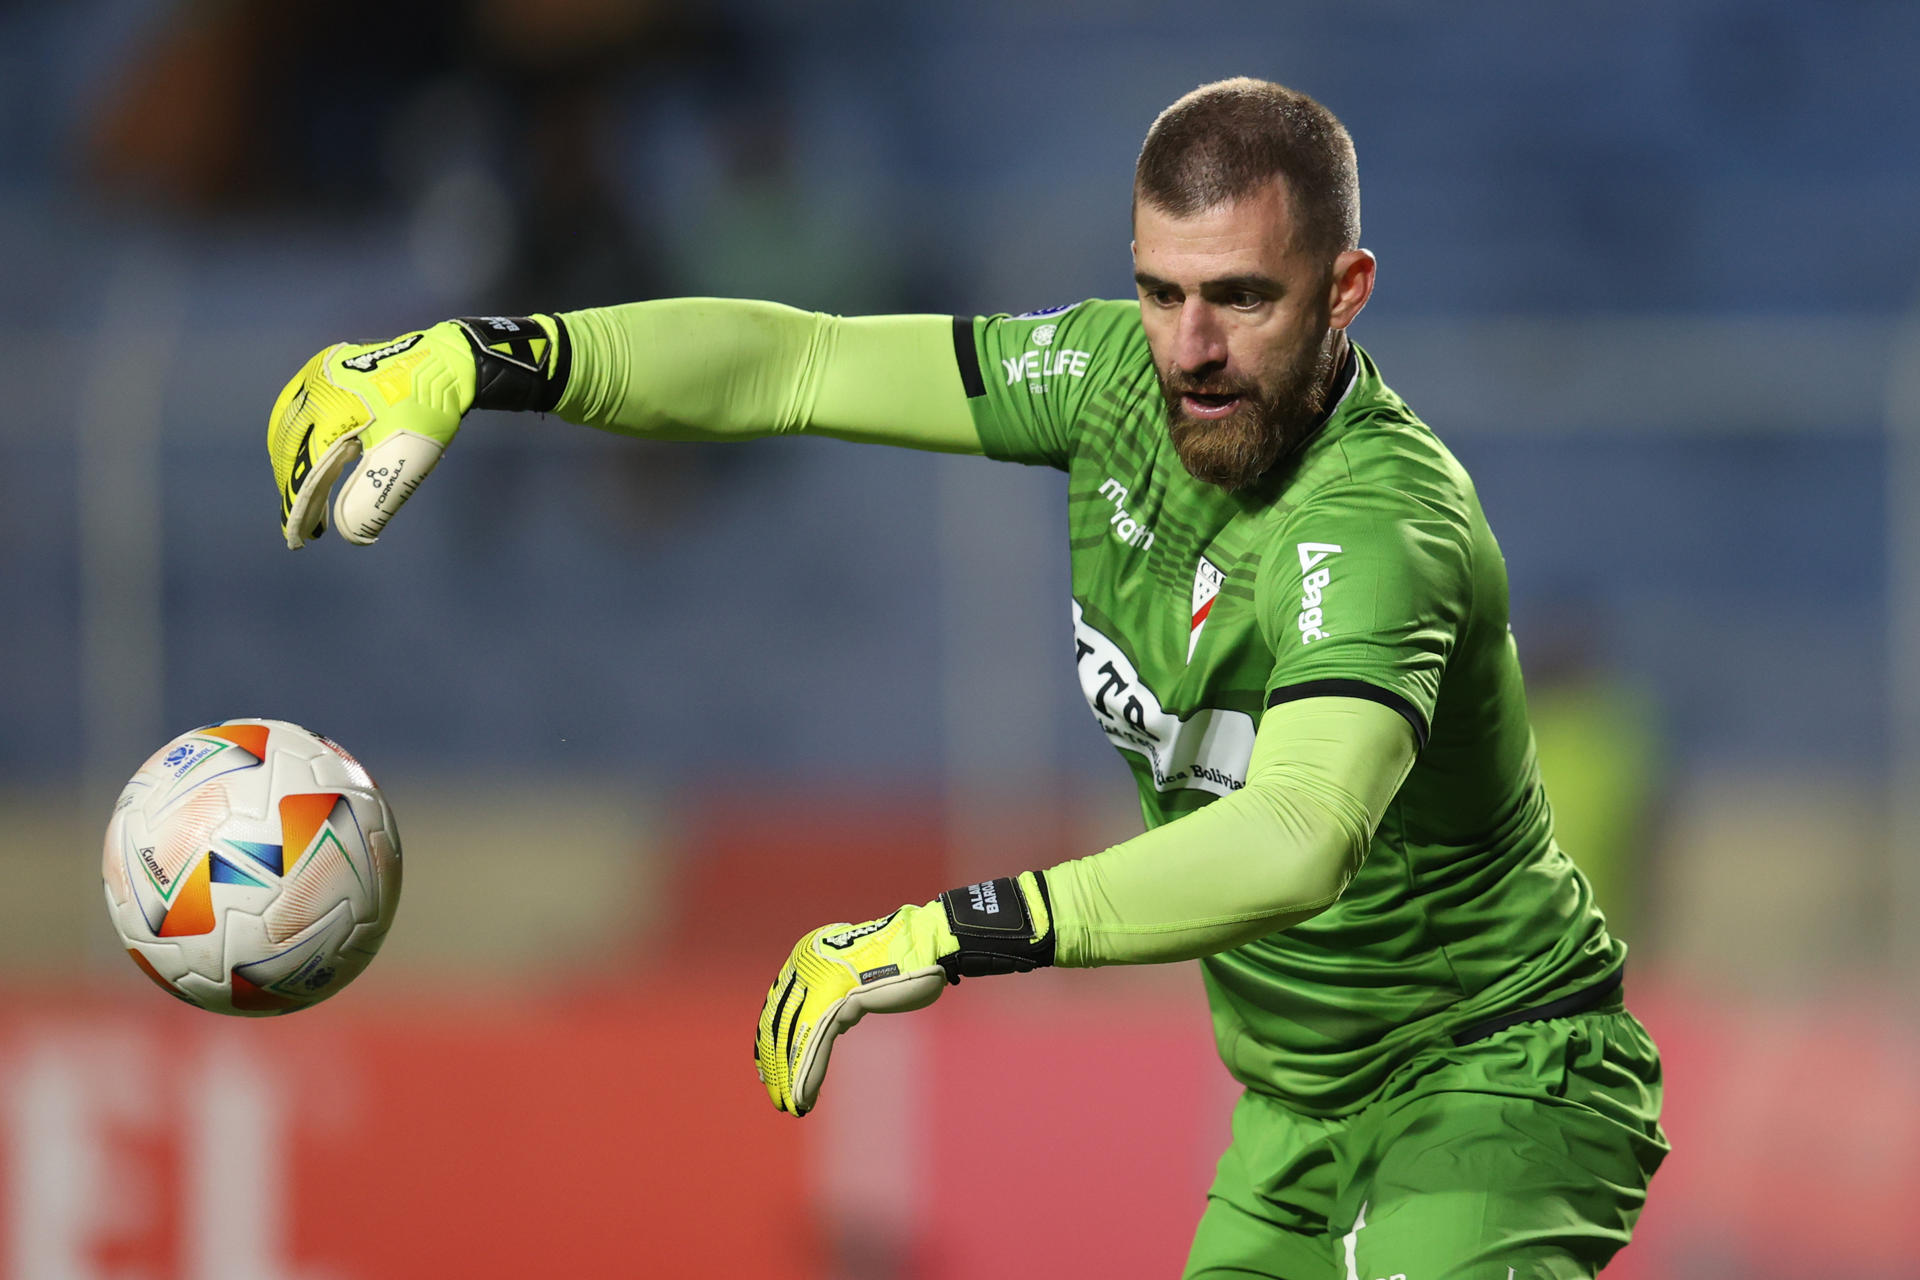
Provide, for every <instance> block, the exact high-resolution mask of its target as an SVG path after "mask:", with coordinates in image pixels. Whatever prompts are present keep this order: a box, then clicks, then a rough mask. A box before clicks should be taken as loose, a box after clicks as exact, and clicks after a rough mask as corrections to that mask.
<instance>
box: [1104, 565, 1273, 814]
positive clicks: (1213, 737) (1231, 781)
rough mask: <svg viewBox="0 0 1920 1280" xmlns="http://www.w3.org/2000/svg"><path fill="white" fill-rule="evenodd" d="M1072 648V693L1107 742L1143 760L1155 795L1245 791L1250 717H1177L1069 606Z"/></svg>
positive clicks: (1210, 712)
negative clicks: (1076, 690) (1075, 678)
mask: <svg viewBox="0 0 1920 1280" xmlns="http://www.w3.org/2000/svg"><path fill="white" fill-rule="evenodd" d="M1073 649H1074V662H1075V667H1076V669H1077V670H1078V672H1079V675H1080V691H1081V692H1082V693H1084V694H1085V695H1086V698H1087V705H1088V706H1090V707H1092V708H1093V716H1094V719H1096V720H1098V721H1099V722H1100V728H1101V729H1102V730H1103V731H1104V732H1105V733H1106V735H1107V741H1109V742H1111V743H1113V745H1114V746H1116V747H1118V748H1120V750H1122V751H1127V752H1131V753H1133V754H1134V755H1137V756H1140V757H1142V758H1143V759H1145V760H1146V762H1147V764H1148V766H1149V768H1150V769H1151V770H1152V773H1153V786H1154V790H1156V791H1172V790H1174V789H1176V788H1187V789H1191V790H1195V791H1211V792H1212V793H1213V794H1215V795H1217V796H1224V795H1229V794H1231V793H1233V792H1235V791H1238V790H1239V789H1240V788H1241V787H1244V786H1246V785H1247V762H1248V761H1249V760H1250V759H1252V757H1253V717H1252V716H1250V715H1248V714H1246V712H1244V711H1222V710H1219V709H1216V708H1212V707H1203V708H1201V709H1200V710H1198V711H1196V712H1194V713H1193V714H1192V715H1190V716H1188V717H1187V718H1186V719H1184V720H1183V719H1181V718H1180V717H1179V716H1176V715H1174V714H1173V713H1172V712H1170V711H1167V710H1166V709H1165V708H1163V707H1162V706H1161V705H1160V699H1159V698H1158V697H1157V696H1156V695H1155V694H1154V692H1153V690H1152V689H1150V688H1148V687H1147V685H1146V682H1145V681H1144V680H1142V679H1141V678H1140V673H1139V672H1138V670H1136V669H1135V667H1134V665H1133V663H1132V662H1131V661H1129V660H1128V658H1127V655H1126V653H1125V652H1123V651H1122V650H1121V648H1120V646H1119V645H1118V644H1116V643H1114V641H1113V640H1111V639H1110V638H1108V637H1107V636H1105V635H1103V634H1101V632H1100V631H1099V630H1098V629H1097V628H1095V627H1094V626H1093V625H1092V624H1091V623H1089V622H1088V621H1087V620H1086V616H1085V612H1084V611H1083V610H1082V609H1081V607H1080V602H1079V601H1078V600H1076V601H1074V602H1073Z"/></svg>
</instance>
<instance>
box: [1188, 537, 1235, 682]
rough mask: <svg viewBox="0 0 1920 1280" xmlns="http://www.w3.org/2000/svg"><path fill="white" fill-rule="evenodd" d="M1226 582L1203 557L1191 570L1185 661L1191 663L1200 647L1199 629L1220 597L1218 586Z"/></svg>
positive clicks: (1214, 565)
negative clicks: (1191, 589) (1191, 608)
mask: <svg viewBox="0 0 1920 1280" xmlns="http://www.w3.org/2000/svg"><path fill="white" fill-rule="evenodd" d="M1226 580H1227V578H1226V575H1225V574H1223V573H1221V572H1220V567H1219V566H1218V565H1216V564H1214V562H1213V561H1211V560H1209V559H1207V558H1206V557H1205V556H1201V557H1200V563H1199V564H1198V565H1196V566H1195V567H1194V570H1193V620H1192V621H1191V622H1190V623H1189V624H1188V625H1187V661H1188V662H1192V661H1193V651H1194V650H1195V649H1198V648H1199V647H1200V628H1202V627H1204V626H1206V625H1207V615H1208V614H1210V613H1212V612H1213V602H1214V600H1215V599H1216V598H1217V597H1218V596H1219V595H1220V584H1221V583H1222V582H1225V581H1226Z"/></svg>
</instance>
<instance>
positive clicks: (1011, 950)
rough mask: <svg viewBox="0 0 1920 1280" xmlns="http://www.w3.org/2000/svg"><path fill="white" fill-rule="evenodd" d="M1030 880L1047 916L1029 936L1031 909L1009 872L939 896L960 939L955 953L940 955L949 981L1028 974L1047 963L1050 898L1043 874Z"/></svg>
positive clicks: (1050, 942)
mask: <svg viewBox="0 0 1920 1280" xmlns="http://www.w3.org/2000/svg"><path fill="white" fill-rule="evenodd" d="M1033 879H1034V885H1035V887H1036V889H1037V891H1038V892H1039V895H1040V905H1041V906H1042V908H1044V909H1045V911H1046V914H1047V920H1048V923H1047V924H1046V925H1045V926H1043V928H1044V930H1045V931H1044V932H1043V933H1041V935H1040V936H1039V937H1035V936H1034V933H1035V928H1034V913H1033V912H1032V910H1031V909H1029V907H1028V905H1027V896H1026V893H1025V891H1024V890H1022V889H1021V887H1020V882H1019V881H1018V880H1016V879H1014V878H1013V877H1011V876H1002V877H1000V878H999V879H997V880H981V881H979V882H978V883H975V884H969V885H963V886H961V887H960V888H958V889H949V890H947V891H946V892H945V893H943V894H941V895H940V906H941V908H942V909H943V910H944V911H945V912H946V913H947V927H948V928H950V929H952V930H953V936H954V937H955V938H957V939H959V942H960V949H959V950H958V951H955V952H953V953H952V954H951V955H945V956H941V957H940V966H941V967H942V968H944V969H945V970H946V971H947V978H948V980H949V981H951V982H958V981H959V980H960V979H962V978H984V977H990V976H992V975H994V974H999V973H1030V972H1032V971H1033V970H1035V969H1040V968H1045V967H1046V966H1048V965H1050V964H1052V963H1053V928H1052V919H1053V902H1052V899H1051V898H1050V897H1049V895H1048V893H1047V876H1046V873H1045V872H1043V871H1036V872H1034V873H1033Z"/></svg>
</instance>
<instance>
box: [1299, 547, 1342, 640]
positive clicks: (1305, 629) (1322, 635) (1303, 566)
mask: <svg viewBox="0 0 1920 1280" xmlns="http://www.w3.org/2000/svg"><path fill="white" fill-rule="evenodd" d="M1297 549H1298V550H1299V552H1300V571H1301V572H1302V573H1304V574H1306V576H1305V577H1304V578H1302V579H1300V616H1299V617H1298V618H1297V619H1295V625H1296V626H1298V627H1299V629H1300V643H1301V644H1312V643H1313V642H1314V641H1315V640H1325V639H1326V638H1327V635H1328V632H1327V631H1326V629H1325V626H1324V624H1325V622H1326V618H1327V613H1326V609H1325V607H1324V605H1323V601H1325V599H1326V590H1327V587H1328V585H1329V584H1330V583H1331V582H1332V581H1333V568H1332V566H1331V565H1329V566H1328V567H1326V568H1324V569H1322V568H1316V567H1315V566H1317V565H1319V564H1320V562H1321V561H1323V560H1325V559H1326V558H1327V557H1328V556H1332V555H1338V554H1340V551H1341V548H1340V547H1338V546H1336V545H1335V544H1333V543H1331V542H1303V543H1301V544H1300V545H1299V547H1298V548H1297Z"/></svg>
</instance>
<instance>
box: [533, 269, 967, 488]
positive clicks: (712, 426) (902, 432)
mask: <svg viewBox="0 0 1920 1280" xmlns="http://www.w3.org/2000/svg"><path fill="white" fill-rule="evenodd" d="M561 319H562V320H563V321H564V322H565V324H566V327H567V331H568V333H569V335H570V337H571V339H572V343H573V356H572V358H573V372H572V375H571V377H570V378H569V380H568V383H567V389H566V391H565V393H564V394H563V395H562V397H561V399H560V404H559V407H558V409H557V410H556V412H558V413H559V415H560V416H561V417H563V418H565V419H567V420H568V421H569V422H579V423H585V424H586V425H588V426H594V427H603V428H605V429H607V430H609V431H620V432H624V433H627V434H629V435H638V436H649V437H652V438H655V439H668V440H738V439H749V438H752V437H755V436H766V435H779V434H786V433H798V432H806V433H809V434H813V435H823V436H832V437H835V438H836V439H841V440H859V441H866V442H869V443H874V444H894V445H905V446H908V447H910V448H915V449H935V450H940V451H943V452H947V453H979V452H980V434H979V432H978V431H976V430H975V429H974V425H973V417H972V415H971V414H969V413H968V412H967V395H966V391H965V390H964V389H963V388H962V386H961V383H960V368H959V365H958V363H957V362H956V361H955V359H954V350H953V320H952V318H951V317H949V316H862V317H858V318H853V319H845V318H842V317H840V316H829V315H822V314H821V313H819V312H815V311H796V310H795V309H794V308H792V307H783V306H780V305H778V304H776V303H771V302H742V301H737V300H734V299H729V298H674V299H668V300H664V301H660V302H636V303H630V304H628V305H626V306H620V307H602V308H599V309H597V310H592V311H572V312H568V313H567V314H565V315H564V316H562V317H561Z"/></svg>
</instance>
